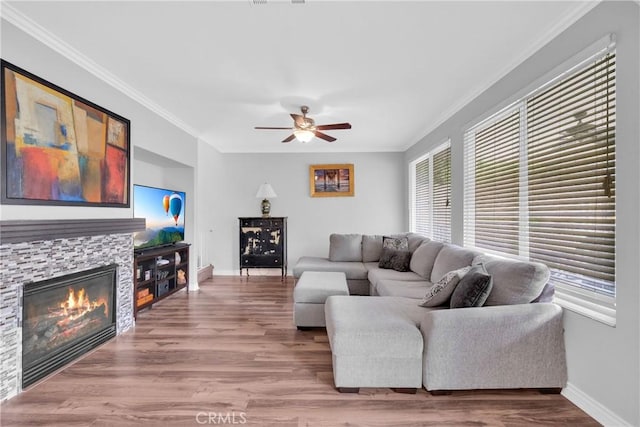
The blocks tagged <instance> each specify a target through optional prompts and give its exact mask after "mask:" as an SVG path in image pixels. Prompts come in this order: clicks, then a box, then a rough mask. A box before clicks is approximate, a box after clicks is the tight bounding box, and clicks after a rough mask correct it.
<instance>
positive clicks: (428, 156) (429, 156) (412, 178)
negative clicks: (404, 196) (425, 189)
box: [409, 139, 451, 239]
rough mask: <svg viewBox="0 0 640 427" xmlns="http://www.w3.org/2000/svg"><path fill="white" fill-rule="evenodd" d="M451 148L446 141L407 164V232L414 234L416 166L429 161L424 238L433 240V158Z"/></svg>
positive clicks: (449, 141) (415, 228)
mask: <svg viewBox="0 0 640 427" xmlns="http://www.w3.org/2000/svg"><path fill="white" fill-rule="evenodd" d="M447 148H451V139H446V140H445V141H444V142H442V143H440V144H439V145H438V146H436V147H435V148H434V149H433V150H431V151H429V152H427V153H425V154H423V155H422V156H420V157H418V158H417V159H415V160H413V161H411V162H409V231H411V232H413V233H415V232H416V230H417V226H416V166H417V165H418V163H422V162H423V161H425V160H429V212H428V218H429V219H428V221H427V230H428V231H427V234H426V237H428V238H430V239H433V203H431V201H432V200H433V157H434V156H435V155H436V154H438V153H440V152H441V151H444V150H446V149H447Z"/></svg>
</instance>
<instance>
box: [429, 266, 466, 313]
mask: <svg viewBox="0 0 640 427" xmlns="http://www.w3.org/2000/svg"><path fill="white" fill-rule="evenodd" d="M469 270H471V267H470V266H469V267H462V268H459V269H457V270H453V271H450V272H448V273H447V274H445V275H444V276H442V278H441V279H440V280H438V281H437V282H436V283H434V284H433V286H431V287H430V288H428V289H427V290H426V294H424V295H423V296H422V300H421V301H420V304H419V305H420V306H422V307H437V306H439V305H443V304H445V303H447V302H449V299H450V298H451V294H453V291H454V290H455V289H456V286H457V285H458V283H459V282H460V279H462V278H463V277H464V276H465V275H466V274H467V272H469Z"/></svg>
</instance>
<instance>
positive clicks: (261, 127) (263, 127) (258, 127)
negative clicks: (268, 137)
mask: <svg viewBox="0 0 640 427" xmlns="http://www.w3.org/2000/svg"><path fill="white" fill-rule="evenodd" d="M254 129H275V130H291V128H273V127H265V126H256V127H254Z"/></svg>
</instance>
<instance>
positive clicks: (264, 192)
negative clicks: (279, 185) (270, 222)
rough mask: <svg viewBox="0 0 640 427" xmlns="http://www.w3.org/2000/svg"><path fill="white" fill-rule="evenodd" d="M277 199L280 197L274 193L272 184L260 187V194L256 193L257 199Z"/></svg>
mask: <svg viewBox="0 0 640 427" xmlns="http://www.w3.org/2000/svg"><path fill="white" fill-rule="evenodd" d="M275 197H278V195H277V194H276V192H275V191H273V187H271V184H267V183H266V182H265V183H264V184H261V185H260V188H258V192H257V193H256V198H257V199H273V198H275Z"/></svg>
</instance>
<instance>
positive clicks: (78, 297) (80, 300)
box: [60, 288, 109, 319]
mask: <svg viewBox="0 0 640 427" xmlns="http://www.w3.org/2000/svg"><path fill="white" fill-rule="evenodd" d="M103 304H104V314H105V315H108V314H109V313H108V306H107V300H106V299H105V298H98V299H97V300H95V301H91V300H90V299H89V296H88V295H87V293H86V291H85V290H84V288H81V289H80V290H78V292H77V293H76V291H75V290H74V289H73V288H69V292H68V293H67V299H66V300H65V301H63V302H61V303H60V308H61V309H63V310H64V314H65V315H67V316H69V317H70V318H71V319H76V318H78V317H80V316H82V315H84V314H86V313H87V312H89V311H91V310H94V309H96V308H97V307H100V306H101V305H103Z"/></svg>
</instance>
